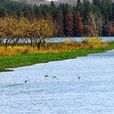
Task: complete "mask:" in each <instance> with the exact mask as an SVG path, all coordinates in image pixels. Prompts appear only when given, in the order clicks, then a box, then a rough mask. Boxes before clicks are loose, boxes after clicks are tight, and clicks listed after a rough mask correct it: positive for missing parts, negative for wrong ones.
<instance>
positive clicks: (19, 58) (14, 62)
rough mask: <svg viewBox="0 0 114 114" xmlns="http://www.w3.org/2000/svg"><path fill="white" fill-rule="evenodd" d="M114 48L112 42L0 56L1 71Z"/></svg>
mask: <svg viewBox="0 0 114 114" xmlns="http://www.w3.org/2000/svg"><path fill="white" fill-rule="evenodd" d="M112 49H114V42H110V43H109V46H108V47H100V48H88V49H74V50H70V51H68V52H58V53H32V54H21V55H13V56H7V57H3V58H0V72H8V71H13V70H9V69H7V68H16V67H22V66H29V65H33V64H38V63H47V62H51V61H60V60H66V59H73V58H77V57H81V56H87V55H88V54H91V53H102V52H106V51H107V50H112Z"/></svg>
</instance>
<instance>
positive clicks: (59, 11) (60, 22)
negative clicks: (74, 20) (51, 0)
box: [54, 8, 64, 36]
mask: <svg viewBox="0 0 114 114" xmlns="http://www.w3.org/2000/svg"><path fill="white" fill-rule="evenodd" d="M54 20H55V21H56V23H57V29H58V30H57V31H58V32H57V36H64V31H63V27H64V24H63V14H62V9H61V8H57V10H56V11H55V15H54Z"/></svg>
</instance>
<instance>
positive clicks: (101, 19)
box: [0, 0, 114, 37]
mask: <svg viewBox="0 0 114 114" xmlns="http://www.w3.org/2000/svg"><path fill="white" fill-rule="evenodd" d="M10 17H13V18H14V17H15V18H16V19H17V20H20V19H21V18H26V19H27V20H28V21H29V20H30V21H32V19H34V18H35V19H36V20H37V21H39V20H42V19H44V20H47V18H48V20H49V19H50V20H51V21H53V23H54V24H53V25H54V27H53V28H55V29H56V32H54V33H53V37H65V36H66V37H67V36H74V37H76V36H79V37H80V36H89V37H92V36H114V3H113V2H112V0H93V3H90V2H89V1H88V0H83V2H81V1H80V0H77V3H76V6H71V5H69V4H67V3H66V4H65V3H61V4H59V5H56V4H55V3H54V2H53V1H52V2H51V3H50V5H46V4H43V5H39V6H37V5H35V4H34V5H30V4H26V3H22V2H16V1H10V0H0V18H1V20H2V21H3V20H4V19H6V18H10ZM0 32H2V31H0ZM1 35H2V34H1ZM6 36H7V35H6ZM1 37H2V36H1Z"/></svg>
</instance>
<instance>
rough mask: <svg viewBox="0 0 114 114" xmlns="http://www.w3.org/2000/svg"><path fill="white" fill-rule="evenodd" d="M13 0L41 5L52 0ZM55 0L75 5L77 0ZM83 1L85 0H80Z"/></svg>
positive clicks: (56, 2) (113, 0) (57, 2)
mask: <svg viewBox="0 0 114 114" xmlns="http://www.w3.org/2000/svg"><path fill="white" fill-rule="evenodd" d="M12 1H19V2H26V3H29V4H36V5H40V4H50V2H51V0H12ZM52 1H54V2H55V4H59V3H69V4H70V5H75V4H76V2H77V0H52ZM80 1H81V2H83V0H80ZM88 1H90V2H92V1H93V0H88ZM112 2H114V0H112Z"/></svg>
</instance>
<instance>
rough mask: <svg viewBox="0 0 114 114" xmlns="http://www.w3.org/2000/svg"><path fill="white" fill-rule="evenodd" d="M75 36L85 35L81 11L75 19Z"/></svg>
mask: <svg viewBox="0 0 114 114" xmlns="http://www.w3.org/2000/svg"><path fill="white" fill-rule="evenodd" d="M74 36H83V23H82V18H81V16H80V13H79V12H78V13H77V15H76V17H75V20H74Z"/></svg>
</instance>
